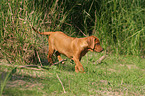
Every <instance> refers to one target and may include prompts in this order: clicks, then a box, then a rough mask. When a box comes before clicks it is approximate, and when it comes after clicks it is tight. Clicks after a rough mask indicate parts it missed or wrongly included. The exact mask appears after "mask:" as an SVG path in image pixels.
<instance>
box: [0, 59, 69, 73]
mask: <svg viewBox="0 0 145 96" xmlns="http://www.w3.org/2000/svg"><path fill="white" fill-rule="evenodd" d="M63 61H66V59H64V60H61V61H59V62H56V63H53V64H52V65H56V64H59V63H61V62H63ZM0 65H5V66H11V67H17V68H25V69H32V70H43V69H45V67H44V66H42V65H41V66H38V65H22V66H19V65H12V64H1V63H0ZM52 65H51V66H52ZM51 66H50V67H51ZM29 67H31V68H29ZM32 67H35V68H32ZM38 68H39V69H38ZM42 68H43V69H42Z"/></svg>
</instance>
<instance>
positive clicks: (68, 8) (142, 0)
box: [0, 0, 145, 78]
mask: <svg viewBox="0 0 145 96" xmlns="http://www.w3.org/2000/svg"><path fill="white" fill-rule="evenodd" d="M0 21H1V22H0V25H1V26H0V59H6V60H7V61H8V63H10V64H18V65H25V64H32V63H33V64H38V63H40V60H39V58H38V57H40V58H41V60H42V61H45V60H46V56H47V52H48V42H47V37H46V36H41V35H38V34H37V33H35V32H34V31H33V30H32V26H34V27H35V28H36V29H37V30H39V31H41V32H43V31H58V30H59V31H63V32H64V33H65V34H67V35H69V36H72V37H85V36H89V35H95V36H96V37H98V38H99V39H100V41H101V45H102V46H103V48H104V49H105V50H106V53H107V54H115V56H120V55H123V56H137V57H135V58H140V57H142V58H144V55H145V0H0ZM92 58H93V57H92ZM85 60H87V59H85ZM90 60H92V59H90ZM142 66H143V65H142ZM141 68H144V67H141ZM90 78H91V77H90Z"/></svg>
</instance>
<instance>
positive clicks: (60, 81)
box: [56, 74, 66, 93]
mask: <svg viewBox="0 0 145 96" xmlns="http://www.w3.org/2000/svg"><path fill="white" fill-rule="evenodd" d="M56 76H57V78H58V80H59V82H60V84H61V86H62V88H63V91H64V93H66V91H65V89H64V86H63V84H62V82H61V80H60V78H59V76H58V75H57V74H56Z"/></svg>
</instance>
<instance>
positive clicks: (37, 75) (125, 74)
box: [0, 52, 145, 96]
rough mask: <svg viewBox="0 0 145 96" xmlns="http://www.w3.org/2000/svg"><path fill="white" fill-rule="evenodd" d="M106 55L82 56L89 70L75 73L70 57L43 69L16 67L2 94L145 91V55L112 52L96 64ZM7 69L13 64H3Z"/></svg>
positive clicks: (67, 95) (1, 68)
mask: <svg viewBox="0 0 145 96" xmlns="http://www.w3.org/2000/svg"><path fill="white" fill-rule="evenodd" d="M102 55H103V54H95V53H91V52H89V53H88V54H87V56H85V57H84V58H83V59H82V64H83V67H84V69H85V72H86V73H75V71H74V67H75V66H74V64H71V63H70V61H69V60H68V61H66V62H65V64H60V65H58V66H52V67H51V68H50V69H46V70H41V71H40V70H37V71H36V70H33V69H20V68H19V67H18V68H17V71H15V70H14V71H13V73H14V74H13V75H12V79H9V82H8V83H7V84H6V85H5V86H6V87H5V88H4V90H3V94H2V95H4V96H7V95H8V96H9V95H11V96H15V95H17V96H21V95H22V96H28V95H37V96H42V95H45V96H48V95H49V96H70V95H71V96H73V95H79V96H82V95H87V96H88V95H101V96H102V95H107V96H108V95H116V96H118V95H129V96H130V95H136V96H140V95H145V86H144V82H145V78H144V77H145V73H144V71H145V69H144V68H145V64H144V63H145V59H141V58H138V57H137V56H126V57H125V56H116V55H109V56H108V57H106V59H105V60H104V61H103V62H102V63H101V64H96V62H95V61H96V60H97V59H98V58H99V57H101V56H102ZM6 69H9V70H10V69H13V68H10V67H9V66H6V65H5V64H3V65H0V71H4V70H6ZM56 74H58V76H59V78H60V80H61V82H62V83H63V87H64V89H65V91H66V93H64V91H63V88H62V85H61V84H60V81H59V80H58V78H57V75H56Z"/></svg>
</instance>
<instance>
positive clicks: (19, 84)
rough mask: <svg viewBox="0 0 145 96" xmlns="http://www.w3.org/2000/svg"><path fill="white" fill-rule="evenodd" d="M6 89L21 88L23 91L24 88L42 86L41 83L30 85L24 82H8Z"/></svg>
mask: <svg viewBox="0 0 145 96" xmlns="http://www.w3.org/2000/svg"><path fill="white" fill-rule="evenodd" d="M6 87H21V88H23V89H25V88H30V89H32V88H35V87H38V88H43V84H42V83H31V82H28V81H24V80H15V81H8V83H7V85H6Z"/></svg>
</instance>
